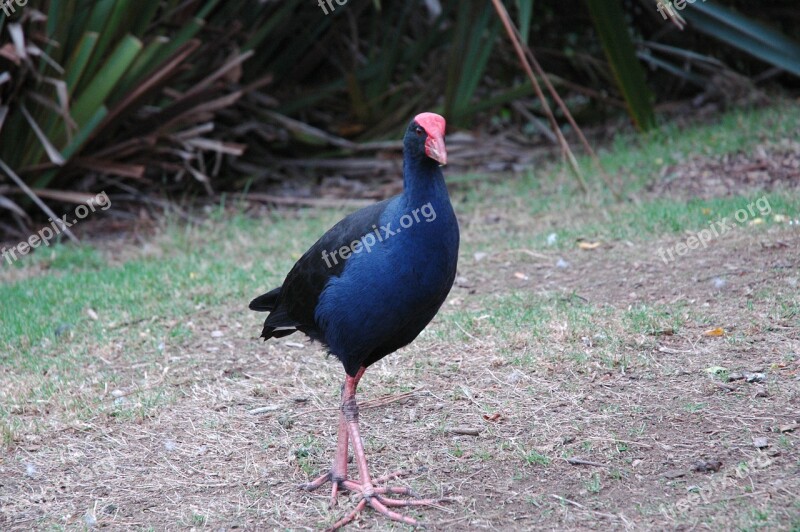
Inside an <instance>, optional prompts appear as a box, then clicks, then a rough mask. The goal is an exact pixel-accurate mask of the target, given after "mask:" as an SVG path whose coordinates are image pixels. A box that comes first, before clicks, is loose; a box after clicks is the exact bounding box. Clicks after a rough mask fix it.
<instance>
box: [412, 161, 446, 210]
mask: <svg viewBox="0 0 800 532" xmlns="http://www.w3.org/2000/svg"><path fill="white" fill-rule="evenodd" d="M403 195H404V196H405V197H406V199H407V201H409V202H410V203H420V204H423V203H426V202H428V201H432V200H437V199H441V200H448V199H449V197H448V195H447V186H446V185H445V183H444V175H442V170H441V168H440V167H439V164H438V163H437V162H436V161H433V160H431V159H429V158H427V157H425V158H423V159H418V158H415V157H408V156H406V157H403Z"/></svg>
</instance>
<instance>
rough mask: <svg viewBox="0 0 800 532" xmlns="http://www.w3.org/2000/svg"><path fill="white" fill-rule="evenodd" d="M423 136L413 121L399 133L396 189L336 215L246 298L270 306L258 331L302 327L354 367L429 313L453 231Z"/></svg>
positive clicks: (447, 264) (453, 248)
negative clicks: (267, 288) (400, 186)
mask: <svg viewBox="0 0 800 532" xmlns="http://www.w3.org/2000/svg"><path fill="white" fill-rule="evenodd" d="M420 116H422V115H420ZM433 116H437V115H433ZM420 129H422V131H423V134H421V135H420V134H419V133H418V130H420ZM442 133H443V132H442ZM431 138H432V137H431V135H429V134H428V133H427V131H426V130H425V129H423V128H421V127H420V125H419V124H418V123H417V121H416V120H415V121H413V122H412V123H411V124H410V125H409V128H408V130H407V132H406V135H405V137H404V150H403V181H404V190H403V193H402V194H400V195H399V196H395V197H394V198H391V199H390V200H387V201H384V202H381V203H378V204H376V205H372V206H370V207H367V208H365V209H362V210H360V211H358V212H356V213H353V214H351V215H349V216H348V217H346V218H345V219H343V220H342V221H341V222H339V223H338V224H336V226H334V227H333V228H332V229H331V230H330V231H328V233H326V234H325V235H324V236H323V237H322V238H320V240H319V241H317V243H316V244H314V246H312V248H311V249H309V251H308V252H306V254H305V255H303V257H302V258H301V259H300V260H299V261H298V262H297V264H295V266H294V268H292V271H291V272H290V273H289V275H288V276H287V277H286V280H285V281H284V283H283V285H282V286H281V287H280V288H278V289H275V290H273V291H271V292H269V293H267V294H265V295H264V296H261V297H260V298H257V299H255V300H254V301H253V302H252V303H251V308H252V309H254V310H269V311H271V314H270V316H269V317H268V318H267V320H266V321H265V324H264V331H263V334H262V336H263V337H264V338H265V339H267V338H270V337H273V336H275V337H280V336H284V335H285V334H290V333H291V332H294V331H295V330H299V331H302V332H305V333H306V334H308V335H309V336H311V337H312V338H314V339H316V340H319V341H321V342H323V343H324V344H325V345H327V347H328V349H329V351H330V352H331V353H332V354H334V355H336V357H337V358H339V360H341V361H342V363H343V364H344V367H345V371H346V372H347V374H348V375H351V376H353V375H355V374H356V372H357V371H358V370H359V368H361V367H368V366H369V365H371V364H373V363H375V362H377V361H378V360H380V359H381V358H383V357H384V356H386V355H388V354H389V353H391V352H393V351H396V350H397V349H399V348H401V347H403V346H404V345H407V344H408V343H409V342H411V341H412V340H414V338H416V337H417V335H418V334H419V333H420V332H421V331H422V330H423V329H424V328H425V326H426V325H427V324H428V323H429V322H430V320H431V319H433V317H434V316H435V315H436V312H437V311H438V310H439V307H441V305H442V303H443V302H444V300H445V298H446V297H447V294H448V292H449V291H450V288H451V287H452V285H453V280H454V278H455V274H456V264H457V260H458V243H459V231H458V222H457V220H456V217H455V213H454V212H453V207H452V205H451V204H450V197H449V195H448V193H447V186H446V185H445V182H444V176H443V175H442V171H441V168H440V166H439V161H437V160H434V159H433V158H431V157H430V155H429V154H428V152H429V151H430V150H431V148H430V144H431V142H432V141H431V140H429V139H431ZM439 149H440V150H442V151H443V149H444V144H443V139H442V140H441V148H439ZM434 151H435V149H434ZM445 157H446V156H445Z"/></svg>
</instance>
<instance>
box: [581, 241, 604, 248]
mask: <svg viewBox="0 0 800 532" xmlns="http://www.w3.org/2000/svg"><path fill="white" fill-rule="evenodd" d="M600 246H601V244H600V242H578V248H580V249H597V248H599V247H600Z"/></svg>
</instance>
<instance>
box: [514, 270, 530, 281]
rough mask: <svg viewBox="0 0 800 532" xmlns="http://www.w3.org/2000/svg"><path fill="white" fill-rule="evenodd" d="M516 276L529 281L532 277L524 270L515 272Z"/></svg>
mask: <svg viewBox="0 0 800 532" xmlns="http://www.w3.org/2000/svg"><path fill="white" fill-rule="evenodd" d="M514 277H516V278H517V279H522V280H523V281H527V280H528V279H530V277H528V276H527V275H525V274H524V273H522V272H514Z"/></svg>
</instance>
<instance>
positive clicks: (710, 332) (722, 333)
mask: <svg viewBox="0 0 800 532" xmlns="http://www.w3.org/2000/svg"><path fill="white" fill-rule="evenodd" d="M703 336H725V329H723V328H722V327H717V328H715V329H709V330H707V331H706V332H704V333H703Z"/></svg>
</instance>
